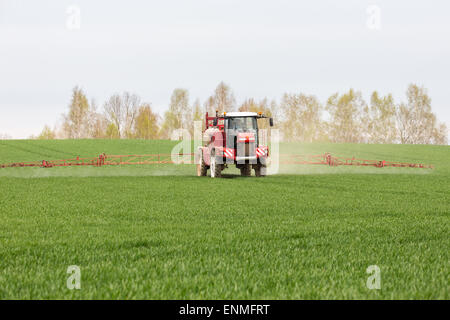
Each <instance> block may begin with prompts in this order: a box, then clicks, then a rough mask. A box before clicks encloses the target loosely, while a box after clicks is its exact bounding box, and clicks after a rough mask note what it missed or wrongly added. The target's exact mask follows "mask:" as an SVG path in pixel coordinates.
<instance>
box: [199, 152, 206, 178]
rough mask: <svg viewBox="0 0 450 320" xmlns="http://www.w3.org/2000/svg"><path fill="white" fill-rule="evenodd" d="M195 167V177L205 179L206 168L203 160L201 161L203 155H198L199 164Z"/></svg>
mask: <svg viewBox="0 0 450 320" xmlns="http://www.w3.org/2000/svg"><path fill="white" fill-rule="evenodd" d="M197 166H198V167H197V176H199V177H206V174H207V173H208V167H207V166H206V163H205V160H203V155H200V164H197Z"/></svg>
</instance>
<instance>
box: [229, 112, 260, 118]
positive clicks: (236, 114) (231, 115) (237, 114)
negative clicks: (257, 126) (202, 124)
mask: <svg viewBox="0 0 450 320" xmlns="http://www.w3.org/2000/svg"><path fill="white" fill-rule="evenodd" d="M257 116H258V114H257V113H256V112H227V113H226V114H225V116H224V117H225V118H234V117H257Z"/></svg>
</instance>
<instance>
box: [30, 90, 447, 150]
mask: <svg viewBox="0 0 450 320" xmlns="http://www.w3.org/2000/svg"><path fill="white" fill-rule="evenodd" d="M216 110H218V111H219V112H223V111H228V112H229V111H253V112H258V111H262V112H264V113H265V114H267V115H268V116H271V117H273V118H274V122H275V128H277V129H279V130H280V131H281V136H282V140H284V141H301V142H316V141H323V142H327V141H328V142H337V143H402V144H447V143H448V130H447V127H446V125H445V124H444V123H443V122H440V121H439V120H438V119H437V117H436V115H435V114H434V113H433V111H432V107H431V99H430V97H429V96H428V93H427V90H426V89H425V88H424V87H420V86H418V85H415V84H410V85H409V86H408V89H407V91H406V101H405V102H399V103H397V102H395V101H394V98H393V96H392V94H387V95H384V96H383V95H380V94H379V93H378V92H376V91H375V92H373V93H372V94H371V96H370V101H369V102H366V101H365V100H364V99H363V97H362V93H361V92H360V91H356V90H354V89H350V90H348V91H347V92H345V93H341V94H339V93H334V94H332V95H331V96H330V97H329V98H328V99H327V101H326V102H324V103H323V102H321V101H319V100H318V99H317V97H315V96H314V95H308V94H305V93H286V94H284V95H283V96H282V98H281V100H280V101H279V102H277V101H275V100H271V101H269V100H268V99H267V98H264V99H261V100H257V99H254V98H248V99H245V100H244V101H242V102H241V103H240V104H237V102H236V99H235V97H234V94H233V92H232V90H231V88H230V86H229V85H227V84H225V83H223V82H221V83H219V84H218V86H217V87H216V89H215V91H214V92H213V94H212V95H211V96H209V97H208V98H207V99H206V100H205V101H204V102H203V103H201V102H200V100H199V99H196V100H195V101H194V102H193V103H191V101H190V97H189V92H188V90H186V89H182V88H177V89H175V90H174V91H173V93H172V96H171V98H170V103H169V108H168V110H167V111H166V112H164V114H163V115H162V116H160V115H159V114H158V113H156V112H154V110H153V108H152V105H151V103H150V102H146V101H142V100H141V98H140V97H139V96H138V95H137V94H132V93H129V92H123V93H121V94H118V93H117V94H114V95H112V96H111V97H109V98H108V99H107V100H106V101H105V102H104V103H103V106H102V108H101V110H99V108H98V106H97V103H96V101H95V100H91V101H89V99H88V97H87V95H86V94H85V92H84V91H83V90H82V89H81V88H79V87H75V88H74V89H73V91H72V97H71V100H70V103H69V106H68V110H67V112H66V113H65V114H63V116H62V121H61V123H60V124H57V125H56V126H55V127H54V128H53V129H51V128H50V127H49V126H45V127H44V129H43V130H42V132H41V133H40V134H39V135H38V136H37V137H36V138H37V139H58V138H65V139H85V138H93V139H105V138H108V139H170V138H171V134H172V132H173V131H174V130H176V129H180V128H182V129H187V130H188V131H189V132H191V134H192V133H193V128H194V125H193V122H194V121H199V120H200V121H202V120H204V116H205V112H206V111H208V112H210V113H215V111H216ZM260 127H261V128H266V127H267V124H266V122H261V124H260Z"/></svg>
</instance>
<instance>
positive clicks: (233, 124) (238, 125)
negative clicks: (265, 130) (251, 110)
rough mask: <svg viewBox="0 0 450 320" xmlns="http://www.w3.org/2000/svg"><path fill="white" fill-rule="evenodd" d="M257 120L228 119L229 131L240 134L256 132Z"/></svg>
mask: <svg viewBox="0 0 450 320" xmlns="http://www.w3.org/2000/svg"><path fill="white" fill-rule="evenodd" d="M257 128H258V127H257V124H256V118H254V117H235V118H229V119H228V129H231V130H236V131H238V132H256V130H257Z"/></svg>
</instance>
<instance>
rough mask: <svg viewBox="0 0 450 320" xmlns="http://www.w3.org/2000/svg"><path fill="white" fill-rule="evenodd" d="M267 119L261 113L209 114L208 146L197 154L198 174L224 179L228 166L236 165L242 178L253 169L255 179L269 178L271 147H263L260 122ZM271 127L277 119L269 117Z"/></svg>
mask: <svg viewBox="0 0 450 320" xmlns="http://www.w3.org/2000/svg"><path fill="white" fill-rule="evenodd" d="M263 118H267V117H266V116H264V115H263V114H262V113H261V112H259V113H255V112H229V113H227V112H224V113H223V114H221V115H219V114H218V112H216V116H215V117H209V116H208V113H206V122H205V131H204V132H203V141H204V146H203V147H199V148H198V150H197V154H196V156H197V157H196V159H197V161H198V162H197V175H198V176H206V175H207V173H208V169H209V170H210V172H211V178H220V177H221V176H222V170H223V169H225V168H227V167H228V165H232V164H234V165H236V168H238V169H240V170H241V175H242V176H250V175H251V170H252V168H253V169H254V170H255V176H257V177H261V176H265V175H266V171H267V162H268V156H269V148H268V146H265V145H261V144H260V143H261V142H260V137H259V135H258V121H257V120H258V119H263ZM269 124H270V126H273V119H272V118H269Z"/></svg>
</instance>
